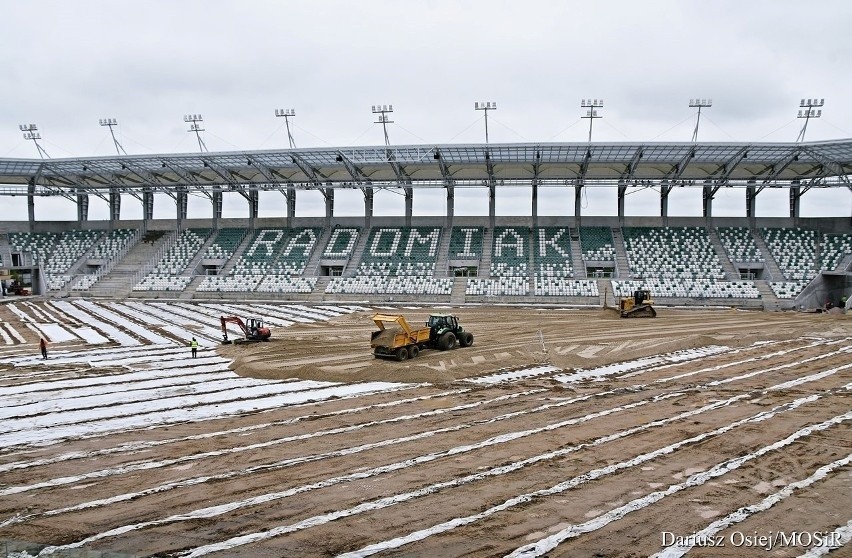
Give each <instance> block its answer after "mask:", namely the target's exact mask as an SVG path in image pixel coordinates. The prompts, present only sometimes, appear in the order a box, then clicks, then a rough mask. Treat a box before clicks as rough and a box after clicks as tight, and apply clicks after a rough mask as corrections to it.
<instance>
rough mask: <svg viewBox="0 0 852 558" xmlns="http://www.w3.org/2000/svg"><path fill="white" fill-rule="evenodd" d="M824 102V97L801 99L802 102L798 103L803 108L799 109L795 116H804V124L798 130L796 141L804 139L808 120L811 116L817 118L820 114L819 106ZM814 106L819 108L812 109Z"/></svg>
mask: <svg viewBox="0 0 852 558" xmlns="http://www.w3.org/2000/svg"><path fill="white" fill-rule="evenodd" d="M824 104H825V99H802V102H801V103H799V106H800V107H802V108H803V109H804V110H801V109H799V114H798V116H797V117H796V118H804V119H805V124H804V126H802V129H801V131H800V132H799V136H798V137H797V138H796V143H799V142H800V141H805V132H807V131H808V121H809V120H810V119H811V118H819V117H821V116H822V108H819V107H822V106H823V105H824ZM816 108H819V110H814V109H816Z"/></svg>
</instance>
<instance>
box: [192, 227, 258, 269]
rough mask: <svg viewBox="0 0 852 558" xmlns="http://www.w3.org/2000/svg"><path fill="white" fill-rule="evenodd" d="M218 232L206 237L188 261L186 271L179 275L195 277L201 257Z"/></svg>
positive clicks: (212, 232)
mask: <svg viewBox="0 0 852 558" xmlns="http://www.w3.org/2000/svg"><path fill="white" fill-rule="evenodd" d="M218 232H219V231H218V230H211V231H210V234H209V235H208V236H207V239H205V240H204V244H202V245H201V248H199V249H198V252H196V253H195V255H194V256H193V257H192V259H191V260H189V265H187V266H186V269H184V270H183V272H182V273H181V274H182V275H183V274H189V275H195V272H196V271H197V270H198V266H199V265H201V259H202V256H204V253H205V252H206V251H207V248H209V247H210V246H211V245H212V244H213V241H214V240H216V235H217V234H218ZM246 236H248V235H246Z"/></svg>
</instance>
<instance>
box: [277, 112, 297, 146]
mask: <svg viewBox="0 0 852 558" xmlns="http://www.w3.org/2000/svg"><path fill="white" fill-rule="evenodd" d="M275 116H277V117H284V123H285V124H286V125H287V139H288V140H289V141H290V149H295V147H296V142H295V141H294V140H293V134H291V133H290V117H291V116H296V110H295V109H275Z"/></svg>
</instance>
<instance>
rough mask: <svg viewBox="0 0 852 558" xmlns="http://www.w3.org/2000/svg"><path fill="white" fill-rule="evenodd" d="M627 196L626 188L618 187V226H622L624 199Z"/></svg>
mask: <svg viewBox="0 0 852 558" xmlns="http://www.w3.org/2000/svg"><path fill="white" fill-rule="evenodd" d="M626 196H627V186H621V185H619V186H618V226H619V227H623V226H624V201H625V200H624V198H625V197H626Z"/></svg>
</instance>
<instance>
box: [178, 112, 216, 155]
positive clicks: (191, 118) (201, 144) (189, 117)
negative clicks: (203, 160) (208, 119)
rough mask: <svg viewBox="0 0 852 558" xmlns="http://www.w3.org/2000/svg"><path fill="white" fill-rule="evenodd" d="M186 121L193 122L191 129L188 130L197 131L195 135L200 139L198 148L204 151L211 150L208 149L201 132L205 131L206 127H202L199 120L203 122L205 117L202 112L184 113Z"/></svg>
mask: <svg viewBox="0 0 852 558" xmlns="http://www.w3.org/2000/svg"><path fill="white" fill-rule="evenodd" d="M183 121H184V122H191V124H190V125H189V130H187V132H195V137H196V139H197V140H198V150H199V151H201V152H202V153H204V152H205V151H210V150H209V149H207V144H205V143H204V140H203V139H201V132H203V131H204V128H202V127H201V125H200V124H199V122H203V121H204V118H203V117H202V116H201V115H200V114H184V115H183Z"/></svg>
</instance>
